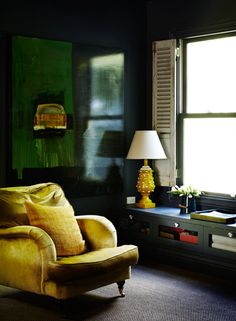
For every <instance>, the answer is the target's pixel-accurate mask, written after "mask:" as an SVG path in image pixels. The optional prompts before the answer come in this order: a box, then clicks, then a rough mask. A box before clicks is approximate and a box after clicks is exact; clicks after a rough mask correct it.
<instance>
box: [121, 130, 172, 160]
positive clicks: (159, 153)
mask: <svg viewBox="0 0 236 321" xmlns="http://www.w3.org/2000/svg"><path fill="white" fill-rule="evenodd" d="M165 158H166V155H165V152H164V150H163V147H162V145H161V142H160V139H159V137H158V135H157V132H156V131H155V130H136V132H135V134H134V137H133V140H132V143H131V146H130V149H129V152H128V155H127V159H165Z"/></svg>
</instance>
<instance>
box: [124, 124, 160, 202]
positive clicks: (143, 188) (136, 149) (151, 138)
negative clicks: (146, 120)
mask: <svg viewBox="0 0 236 321" xmlns="http://www.w3.org/2000/svg"><path fill="white" fill-rule="evenodd" d="M126 158H127V159H144V165H143V166H142V167H141V169H140V170H139V176H138V182H137V185H136V187H137V190H138V192H139V193H140V194H141V199H140V200H139V201H138V203H136V207H140V208H153V207H156V204H155V203H153V202H152V200H151V199H150V198H149V195H150V193H152V192H153V191H154V189H155V183H154V178H153V170H152V169H151V167H150V166H149V165H148V159H165V158H166V155H165V152H164V150H163V148H162V145H161V142H160V139H159V137H158V135H157V132H156V131H155V130H137V131H135V134H134V137H133V140H132V143H131V145H130V149H129V152H128V155H127V157H126Z"/></svg>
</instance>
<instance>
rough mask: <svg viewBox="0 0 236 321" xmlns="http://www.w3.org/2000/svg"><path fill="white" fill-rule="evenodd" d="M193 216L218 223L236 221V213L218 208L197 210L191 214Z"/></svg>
mask: <svg viewBox="0 0 236 321" xmlns="http://www.w3.org/2000/svg"><path fill="white" fill-rule="evenodd" d="M190 217H191V218H194V219H196V220H204V221H210V222H217V223H225V224H231V223H235V222H236V214H228V213H224V212H222V211H221V212H219V211H216V210H208V211H197V212H193V213H191V214H190Z"/></svg>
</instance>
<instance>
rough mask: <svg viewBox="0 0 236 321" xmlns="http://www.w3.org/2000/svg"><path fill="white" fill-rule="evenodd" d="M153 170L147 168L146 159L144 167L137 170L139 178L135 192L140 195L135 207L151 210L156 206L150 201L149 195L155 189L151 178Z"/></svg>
mask: <svg viewBox="0 0 236 321" xmlns="http://www.w3.org/2000/svg"><path fill="white" fill-rule="evenodd" d="M152 173H153V170H152V169H151V167H149V166H148V161H147V159H145V160H144V165H143V166H142V167H141V169H140V170H139V177H138V182H137V186H136V187H137V190H138V192H139V193H140V194H141V199H140V201H139V202H138V203H136V207H140V208H153V207H156V204H155V203H153V202H152V200H150V198H149V195H150V193H152V192H153V191H154V189H155V183H154V178H153V174H152Z"/></svg>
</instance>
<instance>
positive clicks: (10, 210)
mask: <svg viewBox="0 0 236 321" xmlns="http://www.w3.org/2000/svg"><path fill="white" fill-rule="evenodd" d="M25 201H32V202H33V203H38V204H41V205H49V206H66V205H68V204H69V202H68V200H67V199H66V197H65V194H64V191H63V189H62V188H61V187H60V186H59V185H58V184H55V183H41V184H36V185H31V186H16V187H5V188H0V227H13V226H17V225H29V220H28V217H27V213H26V209H25V206H24V203H25Z"/></svg>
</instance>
